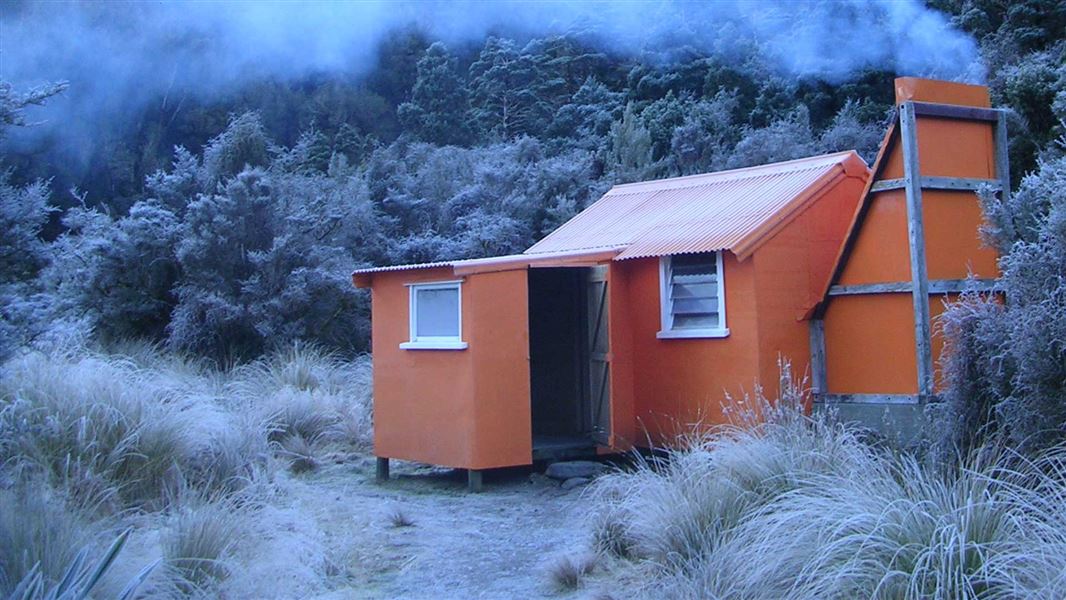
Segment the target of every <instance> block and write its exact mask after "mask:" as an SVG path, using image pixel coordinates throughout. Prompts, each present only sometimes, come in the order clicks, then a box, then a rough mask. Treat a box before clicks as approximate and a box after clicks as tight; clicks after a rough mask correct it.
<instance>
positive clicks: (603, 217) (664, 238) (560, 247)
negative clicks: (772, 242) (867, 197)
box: [526, 151, 870, 260]
mask: <svg viewBox="0 0 1066 600" xmlns="http://www.w3.org/2000/svg"><path fill="white" fill-rule="evenodd" d="M869 173H870V171H869V169H868V168H867V167H866V164H865V163H863V161H862V159H861V158H859V155H858V154H856V153H855V152H853V151H848V152H838V153H836V154H827V155H824V156H815V157H811V158H802V159H799V160H792V161H788V162H781V163H774V164H769V165H763V166H758V167H748V168H745V169H735V170H731V171H719V172H717V173H707V174H704V175H692V176H689V177H675V178H672V179H662V180H658V181H645V182H640V183H630V184H626V185H617V186H615V187H613V188H611V190H610V191H608V192H607V193H606V194H605V195H604V196H603V198H600V199H599V200H597V201H596V202H594V203H593V204H592V205H591V206H589V207H588V208H586V209H585V210H583V211H581V213H579V214H578V215H577V216H575V217H574V218H572V219H570V220H569V221H567V222H566V223H565V224H563V225H562V227H560V228H559V229H556V230H555V231H554V232H552V233H551V234H549V235H548V236H547V237H545V238H544V239H542V240H541V241H539V242H537V243H536V244H534V245H533V246H532V247H530V248H529V249H528V250H526V254H539V253H542V252H547V253H556V252H568V251H569V252H575V251H581V250H586V251H589V250H594V249H607V248H619V247H621V248H624V249H623V250H622V251H621V253H619V254H618V255H617V256H616V257H615V260H624V259H627V258H641V257H649V256H667V255H672V254H684V253H688V252H712V251H717V250H731V251H732V252H733V253H734V254H736V255H737V256H738V257H740V258H742V259H743V258H745V257H747V256H748V255H750V254H751V252H753V251H754V250H755V248H756V247H758V245H759V244H760V242H761V241H763V240H765V239H769V237H770V236H771V235H772V234H773V233H775V232H776V231H777V230H778V229H779V228H780V226H782V225H784V224H785V223H787V222H788V221H789V219H790V217H791V216H794V215H796V214H798V212H799V210H800V209H802V208H803V207H805V206H807V204H808V203H809V202H811V201H813V200H814V199H816V198H817V197H818V196H819V195H820V193H821V192H822V191H823V190H826V189H828V186H830V185H831V184H833V183H835V182H836V181H838V179H840V178H842V177H860V178H862V179H867V178H868V177H869Z"/></svg>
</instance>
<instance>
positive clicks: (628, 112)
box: [607, 103, 653, 183]
mask: <svg viewBox="0 0 1066 600" xmlns="http://www.w3.org/2000/svg"><path fill="white" fill-rule="evenodd" d="M610 140H611V145H610V147H609V148H608V151H607V164H608V165H609V166H610V168H611V169H612V171H613V172H614V174H615V178H616V182H617V183H625V182H628V181H637V180H639V179H643V178H645V177H646V176H647V175H648V174H649V173H650V170H651V167H652V166H653V160H652V141H651V133H650V132H649V131H648V128H647V127H645V126H644V123H643V122H642V121H641V119H640V117H639V116H638V115H637V113H636V111H635V109H634V108H633V103H629V104H628V105H626V109H625V111H624V112H623V113H622V120H620V121H617V122H615V124H614V125H613V126H612V127H611V133H610Z"/></svg>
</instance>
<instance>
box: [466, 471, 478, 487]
mask: <svg viewBox="0 0 1066 600" xmlns="http://www.w3.org/2000/svg"><path fill="white" fill-rule="evenodd" d="M466 489H467V490H469V491H471V492H475V493H476V492H480V491H481V471H479V470H478V469H467V470H466Z"/></svg>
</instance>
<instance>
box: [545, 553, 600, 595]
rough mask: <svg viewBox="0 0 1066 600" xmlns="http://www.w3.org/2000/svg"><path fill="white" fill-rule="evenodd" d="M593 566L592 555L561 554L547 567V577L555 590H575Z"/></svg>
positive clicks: (594, 561) (594, 564)
mask: <svg viewBox="0 0 1066 600" xmlns="http://www.w3.org/2000/svg"><path fill="white" fill-rule="evenodd" d="M595 568H596V559H595V557H593V556H588V555H583V556H576V557H575V556H561V557H559V558H558V559H556V560H555V562H553V563H552V564H551V566H550V567H548V578H549V579H550V580H551V583H552V585H553V586H554V587H555V589H556V590H559V591H569V590H575V589H577V588H578V587H579V586H580V585H581V583H582V581H583V580H584V579H585V577H586V576H587V575H588V574H590V573H592V571H593V569H595Z"/></svg>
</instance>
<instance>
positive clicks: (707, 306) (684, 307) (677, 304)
mask: <svg viewBox="0 0 1066 600" xmlns="http://www.w3.org/2000/svg"><path fill="white" fill-rule="evenodd" d="M717 312H718V299H717V298H676V299H675V300H674V314H675V315H694V314H712V313H717Z"/></svg>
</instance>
